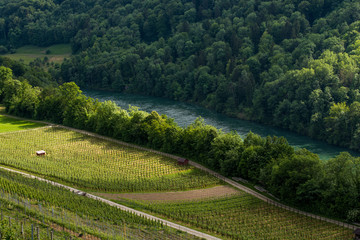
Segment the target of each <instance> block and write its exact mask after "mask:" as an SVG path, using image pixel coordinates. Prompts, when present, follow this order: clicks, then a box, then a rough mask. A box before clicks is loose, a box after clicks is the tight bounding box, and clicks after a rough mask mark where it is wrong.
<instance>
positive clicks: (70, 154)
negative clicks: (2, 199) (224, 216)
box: [0, 127, 220, 192]
mask: <svg viewBox="0 0 360 240" xmlns="http://www.w3.org/2000/svg"><path fill="white" fill-rule="evenodd" d="M0 141H1V146H2V147H1V149H0V156H1V157H0V163H2V164H5V165H9V166H12V167H15V168H19V169H24V170H27V171H30V172H34V173H39V174H41V175H45V176H48V177H54V178H57V179H60V180H62V181H65V182H68V183H71V184H74V185H76V186H79V187H82V188H87V189H92V190H96V191H112V192H136V191H178V190H187V189H196V188H204V187H209V186H214V185H217V184H220V181H219V180H217V179H216V178H215V177H212V176H210V175H208V174H206V173H203V172H201V171H200V170H197V169H195V168H194V167H191V166H180V165H178V164H177V162H176V161H175V160H173V159H170V158H167V157H164V156H160V155H157V154H154V153H150V152H147V151H142V150H137V149H133V148H129V147H125V146H120V145H117V144H115V143H111V142H108V141H105V140H102V139H98V138H95V137H89V136H86V135H83V134H80V133H76V132H72V131H68V130H64V129H59V128H52V127H49V128H42V129H37V130H33V131H26V132H21V133H16V132H15V133H9V134H3V135H1V136H0ZM41 149H43V150H45V151H46V155H45V156H41V157H39V156H36V154H35V153H36V151H37V150H41Z"/></svg>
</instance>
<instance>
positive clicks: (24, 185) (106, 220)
mask: <svg viewBox="0 0 360 240" xmlns="http://www.w3.org/2000/svg"><path fill="white" fill-rule="evenodd" d="M0 210H1V221H0V233H2V234H4V233H6V232H5V231H4V229H6V231H7V232H9V231H10V233H11V234H13V235H14V236H17V237H19V238H20V237H23V238H24V239H31V238H30V237H29V236H30V235H31V234H32V235H35V234H36V233H35V231H39V230H38V229H40V231H39V234H40V235H41V239H50V237H51V235H52V234H51V232H53V233H54V239H70V236H71V235H72V236H73V238H74V236H78V235H81V236H84V237H85V235H86V236H87V237H86V238H84V239H174V240H177V239H178V240H180V239H195V238H194V237H193V236H192V235H188V234H185V233H183V232H179V231H177V230H174V229H171V228H168V227H164V226H162V224H160V223H158V222H154V221H151V220H147V219H144V218H142V217H139V216H136V215H133V214H131V213H128V212H124V211H121V210H120V209H117V208H114V207H111V206H109V205H107V204H104V203H101V202H98V201H96V200H92V199H89V198H86V197H82V196H78V195H75V194H73V193H71V192H70V191H68V190H65V189H62V188H58V187H55V186H52V185H49V184H47V183H45V182H40V181H38V180H35V179H29V178H25V177H23V176H20V175H17V174H14V173H9V172H6V171H3V170H0ZM5 225H6V228H5V227H4V226H5ZM9 228H10V229H9ZM37 228H38V229H37ZM36 229H37V230H36ZM54 229H56V230H57V231H54ZM24 236H25V237H24ZM16 239H18V238H16ZM34 239H35V238H34ZM36 239H37V238H36Z"/></svg>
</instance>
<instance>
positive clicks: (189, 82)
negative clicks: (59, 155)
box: [0, 0, 360, 150]
mask: <svg viewBox="0 0 360 240" xmlns="http://www.w3.org/2000/svg"><path fill="white" fill-rule="evenodd" d="M359 12H360V3H359V2H358V1H351V0H312V1H305V0H304V1H300V0H268V1H259V0H251V1H249V0H240V1H234V0H201V1H200V0H182V1H175V0H172V1H159V0H146V1H143V0H141V1H140V0H135V1H128V0H122V1H118V0H113V1H108V0H84V1H80V0H51V1H41V0H31V1H30V0H15V1H14V0H11V1H10V0H4V1H1V3H0V16H1V18H0V52H3V53H5V52H13V51H14V50H15V48H16V47H19V46H23V45H26V44H33V45H42V46H48V45H51V44H55V43H71V46H72V51H73V53H74V55H73V57H71V58H70V59H68V60H67V61H65V62H64V63H63V64H62V66H61V68H58V69H54V70H52V71H49V72H51V74H52V76H53V78H55V79H56V80H57V81H58V82H59V83H63V82H68V81H74V82H76V83H77V84H78V85H79V86H80V87H82V88H93V89H103V90H111V91H120V92H129V93H141V94H147V95H152V96H159V97H166V98H171V99H175V100H180V101H187V102H194V103H197V104H201V105H203V106H206V107H208V108H211V109H215V110H216V111H218V112H222V113H226V114H228V115H231V116H236V117H241V118H246V119H251V120H255V121H259V122H262V123H265V124H270V125H274V126H279V127H282V128H284V129H289V130H292V131H295V132H298V133H300V134H304V135H309V136H311V137H313V138H317V139H321V140H325V141H327V142H329V143H332V144H337V145H340V146H344V147H349V148H352V149H356V150H360V118H359V116H360V103H359V102H360V92H359V86H360V79H359V61H360V58H359V54H360V14H359Z"/></svg>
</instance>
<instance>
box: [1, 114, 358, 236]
mask: <svg viewBox="0 0 360 240" xmlns="http://www.w3.org/2000/svg"><path fill="white" fill-rule="evenodd" d="M1 115H4V116H7V117H12V118H16V119H23V120H28V121H33V122H38V123H43V124H48V125H50V126H53V127H60V128H64V129H67V130H71V131H74V132H79V133H82V134H85V135H88V136H92V137H96V138H100V139H104V140H107V141H111V142H114V143H118V144H121V145H123V146H127V147H132V148H136V149H140V150H144V151H149V152H153V153H156V154H159V155H163V156H167V157H170V158H173V159H178V158H179V157H178V156H175V155H172V154H168V153H164V152H159V151H156V150H153V149H148V148H144V147H140V146H137V145H133V144H129V143H126V142H123V141H120V140H116V139H113V138H109V137H105V136H102V135H99V134H96V133H92V132H87V131H84V130H79V129H75V128H71V127H67V126H63V125H58V124H53V123H49V122H44V121H37V120H32V119H25V118H20V117H15V116H11V115H7V114H1ZM189 164H190V165H192V166H194V167H196V168H198V169H201V170H203V171H205V172H207V173H209V174H211V175H213V176H215V177H217V178H218V179H220V180H222V181H224V182H226V183H228V184H230V185H231V186H233V187H235V188H237V189H239V190H242V191H244V192H246V193H248V194H250V195H252V196H254V197H256V198H258V199H260V200H262V201H265V202H267V203H269V204H272V205H274V206H277V207H280V208H283V209H285V210H288V211H291V212H294V213H298V214H302V215H305V216H308V217H311V218H314V219H318V220H321V221H325V222H328V223H332V224H336V225H338V226H342V227H345V228H349V229H356V228H358V227H359V226H356V225H353V224H348V223H344V222H341V221H337V220H333V219H330V218H326V217H321V216H318V215H316V214H312V213H308V212H305V211H301V210H298V209H296V208H293V207H289V206H286V205H284V204H282V203H280V202H277V201H274V200H272V199H270V198H268V197H266V196H264V195H262V194H260V193H258V192H256V191H254V190H252V189H250V188H248V187H245V186H244V185H241V184H239V183H237V182H235V181H233V180H231V179H229V178H226V177H224V176H222V175H220V174H219V173H217V172H215V171H212V170H210V169H208V168H206V167H204V166H202V165H200V164H198V163H196V162H193V161H189ZM0 168H2V169H5V170H9V171H13V172H18V173H20V174H23V175H28V176H29V177H31V178H36V179H39V180H42V181H45V182H49V183H51V184H53V185H57V186H63V187H65V188H67V189H70V190H71V191H72V189H73V190H74V191H73V192H75V193H76V192H81V191H79V190H77V189H74V188H71V187H68V186H65V185H62V184H59V183H56V182H52V181H49V180H46V179H42V178H39V177H36V176H33V175H30V174H25V173H22V172H19V171H15V170H12V169H8V168H4V167H0ZM86 196H88V197H90V198H93V199H96V200H99V201H103V202H106V203H108V204H110V205H112V206H116V205H119V208H121V209H123V208H122V207H124V209H123V210H125V211H130V210H132V211H135V212H134V213H137V212H138V213H139V214H144V215H141V216H145V217H149V218H150V219H153V218H154V219H156V220H160V221H162V222H163V223H164V225H167V226H170V227H173V228H176V229H179V230H182V231H185V232H188V233H190V234H193V235H195V236H198V235H196V234H194V233H195V232H197V233H201V232H198V231H195V230H192V229H189V228H186V227H183V226H181V225H179V224H175V223H171V222H169V221H167V220H163V219H160V218H157V217H154V216H151V215H149V214H146V213H143V212H140V211H137V210H134V209H131V208H128V207H125V206H122V205H120V204H116V203H114V202H111V201H109V200H106V199H103V198H100V197H97V196H94V195H91V194H86ZM120 206H121V207H120ZM132 211H131V212H132ZM168 224H175V226H172V225H168ZM181 228H183V229H188V230H189V231H187V230H183V229H181ZM201 234H204V233H201ZM205 235H207V234H205ZM208 236H209V237H210V238H207V237H204V236H201V237H203V238H206V239H219V238H215V237H213V236H210V235H208Z"/></svg>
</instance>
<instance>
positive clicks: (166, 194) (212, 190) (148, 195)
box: [93, 186, 240, 201]
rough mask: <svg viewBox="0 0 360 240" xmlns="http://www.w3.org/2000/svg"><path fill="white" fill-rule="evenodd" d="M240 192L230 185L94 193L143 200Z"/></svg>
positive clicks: (211, 195) (213, 195)
mask: <svg viewBox="0 0 360 240" xmlns="http://www.w3.org/2000/svg"><path fill="white" fill-rule="evenodd" d="M239 193H240V192H239V191H238V190H236V189H234V188H232V187H229V186H216V187H212V188H205V189H198V190H190V191H183V192H161V193H120V194H112V193H93V194H94V195H97V196H100V197H105V198H108V199H113V200H119V199H122V198H126V199H131V200H142V201H191V200H199V199H207V198H218V197H224V196H230V195H234V194H239Z"/></svg>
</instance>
